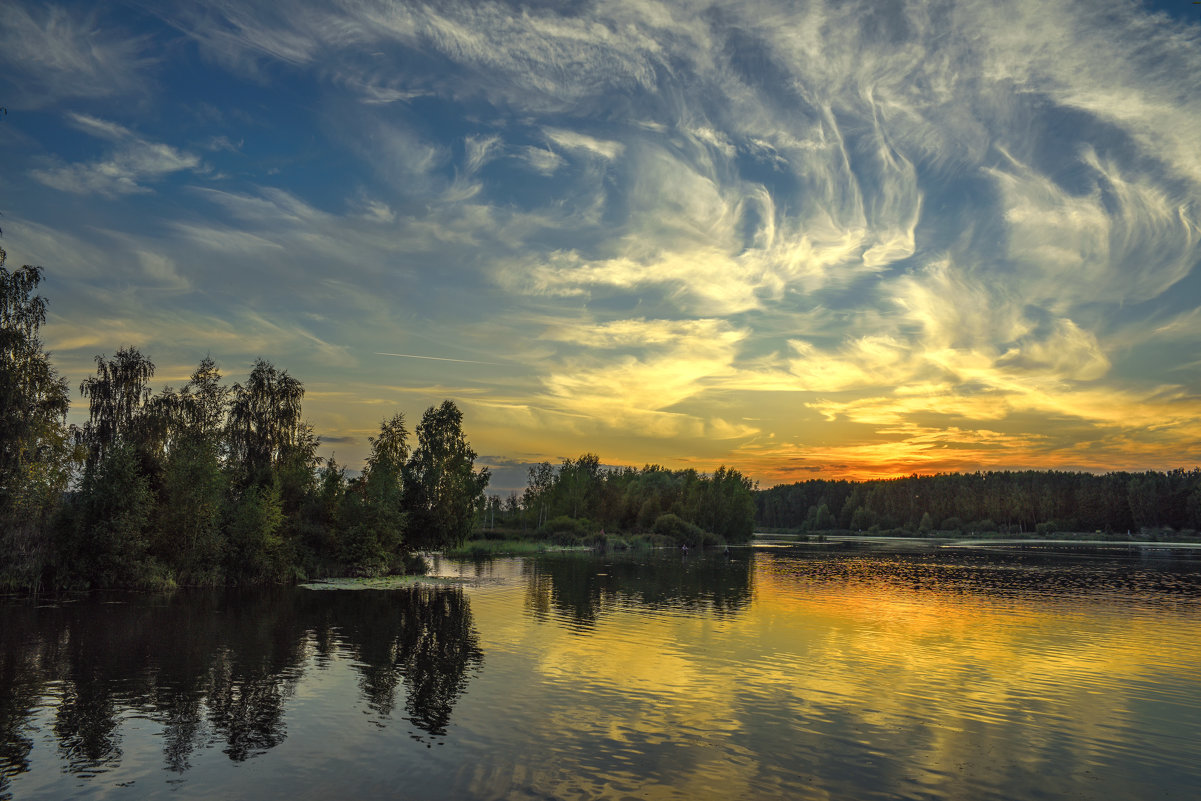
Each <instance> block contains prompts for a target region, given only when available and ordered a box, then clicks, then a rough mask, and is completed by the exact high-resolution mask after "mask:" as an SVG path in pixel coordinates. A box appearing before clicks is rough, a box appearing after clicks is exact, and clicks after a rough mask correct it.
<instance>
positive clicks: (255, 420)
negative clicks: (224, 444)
mask: <svg viewBox="0 0 1201 801" xmlns="http://www.w3.org/2000/svg"><path fill="white" fill-rule="evenodd" d="M303 399H304V385H303V384H301V383H300V382H299V381H297V380H296V379H295V378H292V376H290V375H288V372H287V371H286V370H283V371H279V370H276V369H275V367H274V365H272V364H271V363H270V362H268V361H265V360H263V359H258V360H257V361H255V363H254V368H253V369H252V370H251V371H250V376H249V377H248V378H247V379H246V383H245V384H234V386H233V401H232V402H231V403H230V407H229V422H228V427H227V435H228V441H229V449H230V458H231V460H232V461H233V463H234V465H236V466H237V467H238V469H240V471H241V479H242V481H243V483H244V484H245V485H251V484H263V483H267V482H270V481H271V478H272V476H271V469H272V468H273V467H276V466H278V465H279V463H280V462H281V461H283V460H284V459H285V458H286V457H287V456H288V453H289V451H291V450H293V449H294V448H295V447H297V446H304V445H307V444H308V443H306V442H305V440H306V434H308V435H309V437H310V438H311V430H308V426H306V425H305V424H304V422H303V420H302V419H301V416H300V403H301V401H302V400H303Z"/></svg>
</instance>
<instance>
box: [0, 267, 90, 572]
mask: <svg viewBox="0 0 1201 801" xmlns="http://www.w3.org/2000/svg"><path fill="white" fill-rule="evenodd" d="M7 255H8V254H6V253H5V252H4V250H3V248H0V553H3V554H4V559H5V561H6V562H7V564H8V566H9V569H10V571H13V572H14V573H21V575H15V574H14V575H9V576H8V579H9V580H11V581H14V582H16V583H22V584H36V583H37V581H38V574H39V573H40V569H41V563H42V562H44V561H45V560H46V559H47V558H48V548H47V547H46V546H47V542H46V541H45V538H44V537H42V536H41V534H42V532H43V530H44V528H45V525H46V521H47V517H48V515H49V512H50V510H51V509H52V508H53V507H54V506H55V504H56V503H57V499H58V498H59V497H60V496H61V494H62V491H63V490H64V489H65V488H66V486H67V482H68V480H69V478H70V472H71V467H72V461H73V455H74V454H73V449H72V447H71V443H70V439H71V438H70V436H69V433H68V429H67V426H66V415H67V410H68V408H69V406H70V398H69V395H68V391H67V382H66V380H65V379H63V378H61V377H59V375H58V373H57V372H56V371H55V369H54V367H53V366H51V364H50V357H49V355H48V354H47V353H46V352H45V351H43V350H42V343H41V340H40V339H39V337H38V331H39V329H40V327H41V325H42V323H44V322H45V321H46V302H45V300H43V299H42V298H41V297H40V296H37V295H34V294H33V291H34V289H36V287H37V285H38V283H40V282H41V280H42V270H41V268H40V267H30V266H28V265H26V266H24V267H22V268H21V269H20V270H17V271H15V272H13V273H9V271H8V270H7V269H5V267H4V263H5V260H6V259H7ZM2 572H5V571H0V573H2ZM4 578H5V577H4V576H0V580H3V579H4Z"/></svg>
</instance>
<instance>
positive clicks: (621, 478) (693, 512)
mask: <svg viewBox="0 0 1201 801" xmlns="http://www.w3.org/2000/svg"><path fill="white" fill-rule="evenodd" d="M753 489H754V487H753V485H752V483H751V481H750V479H747V478H745V477H744V476H743V475H742V474H741V473H739V472H738V471H737V470H735V469H733V468H727V467H725V466H722V467H719V468H718V469H717V470H716V471H715V472H714V473H713V474H712V475H708V474H705V473H699V472H697V471H696V470H668V469H667V468H664V467H661V466H659V465H646V466H644V467H642V468H636V467H613V468H609V467H603V466H602V465H601V460H600V457H599V456H597V455H596V454H594V453H585V454H583V455H581V456H580V457H579V458H578V459H564V460H563V461H562V463H561V464H559V465H557V466H556V465H552V464H551V463H550V462H541V463H539V464H537V465H535V466H533V467H530V468H529V471H528V483H527V486H526V488H525V490H524V491H523V492H522V493H521V494H520V496H519V495H518V494H517V493H516V492H514V493H512V494H510V495H509V497H508V498H507V499H504V500H503V501H502V499H501V498H500V497H499V496H497V495H492V496H490V497H489V498H488V505H487V506H486V507H485V510H484V521H485V523H486V524H487V525H489V526H491V527H494V528H495V527H497V526H503V527H507V528H509V529H518V530H521V531H524V532H529V533H533V534H535V535H538V536H542V537H553V538H562V537H564V536H566V537H572V536H574V537H577V538H580V537H583V538H585V539H587V537H588V536H589V535H595V534H597V533H598V532H600V531H607V532H610V533H617V532H623V533H629V534H654V535H659V536H660V537H663V538H669V539H670V540H671V541H672V542H675V543H676V544H687V545H690V546H695V545H702V544H717V543H719V542H722V541H728V542H744V541H746V540H748V539H750V537H751V534H752V532H753V531H754V502H753V498H752V493H753Z"/></svg>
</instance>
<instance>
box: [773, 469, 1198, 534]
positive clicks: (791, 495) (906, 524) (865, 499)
mask: <svg viewBox="0 0 1201 801" xmlns="http://www.w3.org/2000/svg"><path fill="white" fill-rule="evenodd" d="M754 505H755V519H756V522H757V523H758V524H759V525H761V526H765V527H771V528H801V527H803V526H805V525H806V522H807V521H808V522H809V523H810V524H812V523H814V522H815V521H813V520H812V518H811V515H812V513H813V510H814V509H815V508H819V507H820V506H821V505H826V506H828V508H830V509H840V510H841V511H840V513H839V515H838V520H837V525H832V526H829V527H828V529H849V530H852V531H858V530H867V529H869V528H871V527H872V526H879V527H880V528H881V529H895V528H906V529H909V530H920V531H923V532H937V531H944V532H950V531H955V532H958V531H966V532H969V533H970V532H977V533H991V532H1001V533H1007V534H1010V535H1019V536H1020V535H1023V534H1026V535H1031V534H1033V535H1049V534H1052V533H1064V532H1071V531H1086V532H1107V533H1114V534H1122V535H1125V534H1126V532H1131V533H1132V534H1133V533H1135V532H1139V531H1143V530H1145V531H1147V532H1150V531H1152V530H1153V529H1172V530H1174V531H1177V532H1182V531H1195V530H1197V529H1201V470H1198V469H1193V470H1180V469H1178V470H1169V471H1166V472H1158V471H1147V472H1144V473H1105V474H1103V475H1096V474H1092V473H1068V472H1060V471H1035V470H1028V471H1019V472H988V473H949V474H948V473H940V474H937V475H932V476H916V475H915V476H909V477H906V478H898V479H892V480H885V481H863V482H853V481H845V480H840V481H829V480H820V479H814V480H810V481H803V482H798V483H796V484H789V485H781V486H777V487H772V488H771V489H768V490H762V491H759V492H757V493H755V495H754ZM964 521H973V522H964ZM810 529H811V530H818V528H815V527H813V526H812V525H810Z"/></svg>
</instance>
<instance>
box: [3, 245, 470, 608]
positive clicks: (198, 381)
mask: <svg viewBox="0 0 1201 801" xmlns="http://www.w3.org/2000/svg"><path fill="white" fill-rule="evenodd" d="M6 256H7V254H5V253H4V251H3V250H0V553H3V554H4V559H3V561H2V562H0V587H7V588H16V589H24V590H37V589H39V588H46V589H55V588H83V587H93V588H94V587H150V588H165V587H171V586H175V585H177V584H188V585H218V584H227V583H228V584H253V583H266V582H287V581H295V580H297V579H301V578H304V577H306V576H316V575H347V574H349V575H377V574H381V573H386V572H403V571H405V570H406V568H407V569H409V570H413V569H418V568H419V566H420V564H421V563H420V560H418V559H414V557H413V554H414V552H415V551H416V550H418V549H426V548H438V547H443V546H445V545H447V544H454V543H457V542H461V541H462V540H463V538H464V537H466V535H467V533H468V532H469V531H470V529H471V527H472V525H473V524H474V522H475V521H476V519H477V514H478V508H479V506H480V503H479V501H480V499H481V498H482V497H483V492H484V489H485V487H486V486H487V483H488V478H489V474H488V470H487V469H486V468H484V469H480V470H476V469H475V467H474V461H475V458H476V454H475V452H474V451H473V450H472V449H471V446H470V445H469V444H468V442H467V440H466V438H465V436H464V434H463V429H462V420H463V415H462V413H461V412H460V411H459V409H458V408H457V407H456V406H455V404H454V403H453V402H451V401H449V400H448V401H444V402H443V403H442V404H441V405H440V406H436V407H430V408H429V409H427V410H426V412H425V414H424V415H423V416H422V418H421V421H420V423H419V424H418V425H417V429H416V443H415V446H414V447H412V448H411V449H410V439H409V431H408V429H407V428H406V426H405V419H404V415H403V414H402V413H399V412H398V413H396V414H395V415H394V416H393V417H392V418H391V419H388V420H385V421H384V422H383V423H382V424H381V426H380V429H379V432H378V434H377V435H376V436H374V437H371V438H370V442H371V450H370V454H369V456H368V457H367V460H366V464H365V465H364V466H363V468H362V470H361V472H360V473H359V475H356V476H353V477H350V476H349V475H348V471H347V469H346V468H345V467H344V466H342V465H338V464H337V463H335V462H334V461H333V460H332V459H331V460H327V461H326V460H322V459H321V458H320V457H318V456H317V445H318V441H319V439H318V436H317V434H316V433H315V432H314V431H313V428H312V426H311V425H310V424H309V423H308V422H306V421H305V419H304V416H303V413H302V401H303V399H304V386H303V384H302V383H301V382H300V381H299V380H297V379H296V378H294V377H292V376H290V375H289V374H288V372H287V371H286V370H279V369H277V368H276V367H275V366H274V365H272V364H271V363H270V362H267V361H265V360H262V359H259V360H258V361H256V362H255V363H254V365H253V367H252V369H251V371H250V374H249V375H248V376H247V377H246V379H245V380H244V381H242V382H238V383H234V384H232V385H227V384H226V383H224V381H223V379H222V375H221V372H220V370H219V369H218V367H217V365H216V364H215V363H214V361H213V360H212V359H210V358H207V357H206V358H205V359H204V360H203V361H201V362H200V364H199V366H198V367H197V368H196V370H195V371H194V372H193V373H192V375H191V377H190V379H189V380H188V381H187V383H186V384H184V385H183V386H182V387H180V388H179V389H173V388H171V387H166V388H164V389H163V390H161V391H159V392H157V393H155V392H152V391H151V389H150V386H149V382H150V380H151V378H152V377H153V376H154V371H155V367H154V363H153V362H152V361H151V360H150V359H149V358H147V357H146V356H144V355H143V354H142V353H141V352H139V351H138V350H137V349H136V348H132V347H126V348H121V349H120V350H118V351H117V352H116V354H115V355H114V356H113V357H112V358H106V357H104V356H97V357H96V373H95V375H93V376H89V377H88V378H86V379H84V381H83V382H82V383H81V385H80V388H79V389H80V392H81V394H82V395H83V396H84V398H85V399H86V400H87V403H88V420H87V422H86V423H85V424H84V425H82V426H75V425H69V424H67V422H66V416H67V411H68V409H69V408H70V394H69V390H68V386H67V382H66V380H65V379H64V378H62V377H61V376H59V375H58V373H57V371H56V370H55V368H54V366H53V365H52V364H51V361H50V358H49V356H48V354H47V353H46V352H45V350H44V348H43V346H42V342H41V339H40V337H39V332H40V328H41V326H42V324H43V323H45V320H46V301H45V299H44V298H42V297H40V296H37V295H35V294H34V290H35V289H36V288H37V285H38V284H39V283H40V281H41V278H42V271H41V268H38V267H30V266H25V267H22V268H21V269H19V270H16V271H13V272H9V271H8V270H7V269H6V268H5V267H4V260H5V258H6Z"/></svg>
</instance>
